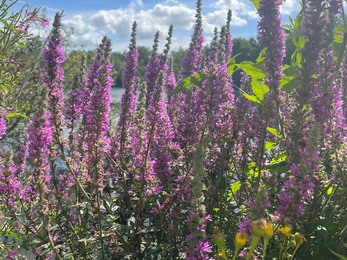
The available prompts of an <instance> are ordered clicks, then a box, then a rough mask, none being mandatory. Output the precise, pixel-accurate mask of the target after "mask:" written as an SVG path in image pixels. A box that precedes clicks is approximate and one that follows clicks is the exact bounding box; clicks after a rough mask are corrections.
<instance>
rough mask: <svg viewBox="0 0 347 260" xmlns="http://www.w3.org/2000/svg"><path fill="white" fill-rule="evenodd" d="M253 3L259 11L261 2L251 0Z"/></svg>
mask: <svg viewBox="0 0 347 260" xmlns="http://www.w3.org/2000/svg"><path fill="white" fill-rule="evenodd" d="M251 2H252V3H253V4H254V7H255V8H256V9H257V10H259V7H260V1H259V0H251Z"/></svg>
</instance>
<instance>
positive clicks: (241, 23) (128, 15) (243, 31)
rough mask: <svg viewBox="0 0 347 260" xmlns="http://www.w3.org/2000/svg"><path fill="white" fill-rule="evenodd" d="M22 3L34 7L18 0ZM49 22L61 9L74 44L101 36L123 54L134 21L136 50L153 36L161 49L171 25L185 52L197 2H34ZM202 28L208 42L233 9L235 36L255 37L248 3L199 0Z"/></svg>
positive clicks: (290, 7)
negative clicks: (201, 1) (200, 3)
mask: <svg viewBox="0 0 347 260" xmlns="http://www.w3.org/2000/svg"><path fill="white" fill-rule="evenodd" d="M19 2H20V4H24V3H33V2H31V0H28V1H25V0H20V1H19ZM35 3H37V4H38V5H40V6H43V7H45V8H46V10H47V16H48V17H49V18H51V19H52V18H53V17H54V14H55V13H56V12H57V11H62V10H64V15H65V16H64V18H63V23H64V24H65V26H66V27H67V28H70V27H73V28H74V36H73V42H74V43H75V44H77V45H81V44H85V45H86V46H87V48H94V47H95V46H96V45H97V44H98V43H99V42H100V41H101V38H102V37H103V36H104V35H107V36H108V37H110V38H111V39H112V40H113V49H114V50H117V51H123V50H125V49H126V46H127V45H128V43H129V40H130V34H131V26H132V23H133V21H137V22H138V31H137V35H138V38H137V39H138V41H137V42H138V45H144V46H151V45H152V44H153V36H154V34H155V32H156V31H160V34H161V46H162V47H163V46H164V44H165V38H166V35H167V31H168V28H169V26H170V25H171V24H172V25H174V37H173V40H172V48H173V49H175V48H178V47H179V46H182V47H187V46H188V44H189V40H190V35H191V33H192V27H193V25H194V23H195V17H194V15H195V7H196V0H184V1H183V0H112V1H111V0H59V1H55V0H35ZM202 9H203V11H202V13H203V28H204V35H205V39H206V41H207V42H208V41H209V40H211V39H212V37H213V30H214V28H215V27H218V28H220V27H221V26H222V25H224V24H225V21H226V16H227V11H228V9H232V10H233V19H232V26H231V33H232V35H233V37H235V38H236V37H243V38H250V37H256V27H257V21H258V17H257V13H256V10H255V8H254V7H253V5H252V3H251V2H250V1H249V0H203V5H202ZM299 9H300V5H299V1H297V0H287V1H286V3H285V5H284V6H283V8H282V15H283V17H284V21H288V16H293V17H294V16H295V15H296V14H297V12H298V11H299Z"/></svg>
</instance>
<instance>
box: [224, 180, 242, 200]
mask: <svg viewBox="0 0 347 260" xmlns="http://www.w3.org/2000/svg"><path fill="white" fill-rule="evenodd" d="M240 188H241V182H240V181H237V182H235V183H234V184H233V185H231V187H230V192H229V194H228V199H227V200H228V201H229V200H231V199H232V198H234V195H235V193H236V192H237V191H238V190H239V189H240Z"/></svg>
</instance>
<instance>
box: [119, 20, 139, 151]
mask: <svg viewBox="0 0 347 260" xmlns="http://www.w3.org/2000/svg"><path fill="white" fill-rule="evenodd" d="M136 28H137V23H136V22H134V24H133V28H132V34H131V44H130V46H129V51H128V53H127V54H126V55H125V69H124V72H123V88H124V89H125V91H124V93H123V95H122V98H121V112H120V115H119V121H118V124H117V131H116V133H117V135H118V137H117V138H116V139H119V149H120V152H123V150H124V149H125V147H126V146H127V145H128V136H129V133H128V131H129V129H130V124H131V123H132V121H133V116H134V114H135V111H136V101H135V99H136V97H135V83H136V70H137V65H138V56H139V53H138V50H137V46H136Z"/></svg>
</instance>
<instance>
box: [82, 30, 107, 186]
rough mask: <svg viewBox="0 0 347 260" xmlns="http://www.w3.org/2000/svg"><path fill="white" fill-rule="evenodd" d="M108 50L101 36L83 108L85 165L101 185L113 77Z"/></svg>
mask: <svg viewBox="0 0 347 260" xmlns="http://www.w3.org/2000/svg"><path fill="white" fill-rule="evenodd" d="M110 53H111V40H110V39H109V38H107V37H106V36H105V37H104V38H103V40H102V43H101V44H100V46H99V49H98V51H97V55H96V57H95V58H94V61H93V64H92V65H91V66H90V68H89V69H88V77H87V82H86V84H87V89H89V90H90V94H89V98H90V100H89V102H88V106H87V107H86V121H85V126H84V127H85V128H86V129H85V130H86V139H85V145H86V146H87V150H88V156H87V157H89V158H88V159H87V161H86V162H87V164H88V165H90V166H91V167H92V168H94V167H96V168H94V169H93V170H92V169H91V168H89V170H91V171H94V173H93V174H92V176H93V178H95V179H94V181H96V182H100V183H99V184H100V185H103V184H102V176H99V174H100V173H101V174H102V172H103V171H102V170H101V169H102V168H103V167H102V160H103V157H104V156H105V153H106V152H108V151H109V149H110V139H109V135H108V133H109V130H110V118H109V113H110V103H111V86H112V83H113V79H112V78H111V69H112V65H111V63H110V62H109V56H110Z"/></svg>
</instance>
